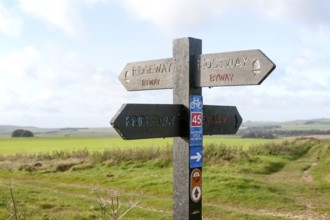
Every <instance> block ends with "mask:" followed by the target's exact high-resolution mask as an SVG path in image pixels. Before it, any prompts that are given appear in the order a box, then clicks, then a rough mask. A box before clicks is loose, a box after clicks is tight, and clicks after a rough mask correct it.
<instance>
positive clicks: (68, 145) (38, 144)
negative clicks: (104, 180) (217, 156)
mask: <svg viewBox="0 0 330 220" xmlns="http://www.w3.org/2000/svg"><path fill="white" fill-rule="evenodd" d="M274 141H275V142H277V141H281V140H266V139H242V138H239V137H221V138H220V137H219V136H218V137H217V136H215V137H205V138H204V144H212V143H213V144H220V143H221V144H226V145H231V146H238V147H249V146H251V145H255V144H263V143H268V142H274ZM172 142H173V138H157V139H143V140H130V141H126V140H123V139H121V138H120V137H109V138H106V137H34V138H9V137H2V138H1V137H0V153H1V154H16V153H27V154H29V153H39V152H52V151H72V150H81V149H87V150H90V151H95V150H96V151H98V150H104V149H113V148H122V149H132V148H140V147H165V146H169V145H172Z"/></svg>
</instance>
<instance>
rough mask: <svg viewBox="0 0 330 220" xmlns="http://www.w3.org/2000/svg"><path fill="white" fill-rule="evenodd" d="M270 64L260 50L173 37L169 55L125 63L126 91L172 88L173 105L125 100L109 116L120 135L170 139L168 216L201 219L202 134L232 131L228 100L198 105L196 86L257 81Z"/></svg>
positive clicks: (234, 122)
mask: <svg viewBox="0 0 330 220" xmlns="http://www.w3.org/2000/svg"><path fill="white" fill-rule="evenodd" d="M274 69H275V64H274V63H273V62H272V61H271V60H270V59H268V58H267V57H266V56H265V55H264V54H263V53H262V52H261V51H260V50H248V51H237V52H227V53H215V54H202V41H201V40H199V39H195V38H182V39H176V40H174V41H173V58H166V59H160V60H151V61H142V62H135V63H128V64H127V65H126V66H125V68H124V70H123V71H122V72H121V74H120V76H119V80H120V82H121V83H122V84H123V85H124V86H125V88H126V89H127V90H128V91H136V90H152V89H173V105H161V104H157V105H151V104H125V105H123V106H122V107H121V109H120V110H119V111H118V113H117V114H116V115H115V116H114V117H113V119H112V120H111V125H112V126H113V127H114V128H115V129H116V131H117V132H118V133H119V134H120V135H121V136H122V138H124V139H127V140H130V139H142V138H157V137H174V139H173V219H175V220H179V219H180V220H181V219H198V220H200V219H202V167H203V135H216V134H235V133H236V132H237V130H238V129H239V126H240V125H241V123H242V118H241V116H240V114H239V112H238V111H237V108H236V107H234V106H210V105H203V97H202V87H214V86H237V85H258V84H261V83H262V81H263V80H265V78H266V77H267V76H268V75H269V74H270V73H271V72H272V71H273V70H274Z"/></svg>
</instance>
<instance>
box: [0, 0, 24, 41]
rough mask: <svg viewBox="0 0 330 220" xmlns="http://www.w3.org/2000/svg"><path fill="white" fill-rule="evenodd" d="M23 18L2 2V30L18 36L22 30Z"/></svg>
mask: <svg viewBox="0 0 330 220" xmlns="http://www.w3.org/2000/svg"><path fill="white" fill-rule="evenodd" d="M22 23H23V22H22V20H21V19H20V18H18V17H17V16H15V15H14V12H13V10H11V9H8V8H6V7H5V6H4V5H2V4H1V2H0V32H2V33H3V34H5V35H7V36H9V37H18V36H19V35H20V33H21V31H22Z"/></svg>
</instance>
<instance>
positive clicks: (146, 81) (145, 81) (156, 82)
mask: <svg viewBox="0 0 330 220" xmlns="http://www.w3.org/2000/svg"><path fill="white" fill-rule="evenodd" d="M159 83H160V79H143V80H142V86H158V85H159Z"/></svg>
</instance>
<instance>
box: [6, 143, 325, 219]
mask: <svg viewBox="0 0 330 220" xmlns="http://www.w3.org/2000/svg"><path fill="white" fill-rule="evenodd" d="M236 146H237V145H235V147H233V146H230V145H225V144H215V143H211V144H207V145H206V146H205V148H204V155H205V157H204V162H205V163H204V167H203V217H204V218H205V219H327V218H329V217H330V209H329V207H330V197H329V195H330V182H329V176H330V173H329V169H328V167H329V163H330V142H329V141H318V140H314V139H301V140H295V141H291V142H281V143H274V142H271V143H266V144H257V145H251V146H250V147H248V148H247V147H244V146H243V145H242V146H240V147H236ZM0 165H1V166H0V167H1V169H0V181H1V182H3V183H4V184H12V185H13V190H14V193H15V196H16V197H17V198H19V200H20V201H22V204H24V207H25V210H26V216H27V219H32V220H33V219H99V218H100V216H101V209H100V207H99V206H98V203H97V198H96V196H95V194H94V193H93V190H95V189H96V190H99V191H103V190H106V189H113V190H119V191H121V192H122V196H121V198H120V199H121V203H122V204H123V206H127V205H128V204H129V202H130V200H133V201H136V200H137V199H139V198H140V197H141V194H142V193H143V199H142V201H141V202H140V203H139V204H138V205H137V206H136V207H135V208H134V209H133V210H132V211H131V212H129V213H128V215H127V216H126V219H171V218H172V204H173V203H172V182H173V178H172V170H173V168H172V148H171V146H170V145H167V146H161V147H145V148H138V149H134V148H131V149H125V150H122V149H119V148H112V149H106V150H103V151H100V150H98V151H90V150H86V149H80V150H73V151H55V152H45V153H40V152H39V153H32V154H10V155H2V156H1V158H0ZM2 191H3V192H4V191H5V189H4V188H2ZM0 201H1V198H0ZM7 214H8V213H6V212H5V209H4V206H1V205H0V219H6V218H8V216H7Z"/></svg>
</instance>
